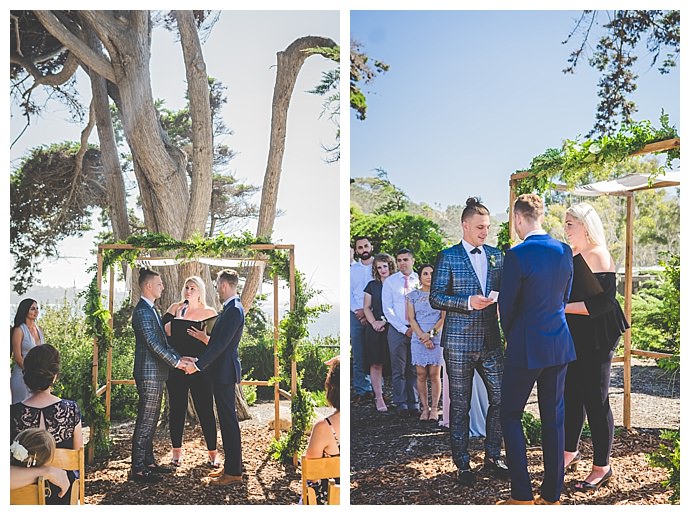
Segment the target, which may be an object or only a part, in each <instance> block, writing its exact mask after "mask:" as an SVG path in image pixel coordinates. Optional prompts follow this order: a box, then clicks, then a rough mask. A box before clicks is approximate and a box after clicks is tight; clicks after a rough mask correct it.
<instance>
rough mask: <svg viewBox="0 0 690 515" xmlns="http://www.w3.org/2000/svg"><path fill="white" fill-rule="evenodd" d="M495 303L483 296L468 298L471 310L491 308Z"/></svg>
mask: <svg viewBox="0 0 690 515" xmlns="http://www.w3.org/2000/svg"><path fill="white" fill-rule="evenodd" d="M494 302H495V301H494V300H493V299H490V298H488V297H484V296H483V295H472V296H471V297H470V305H471V306H472V309H484V308H486V307H488V306H491V304H493V303H494Z"/></svg>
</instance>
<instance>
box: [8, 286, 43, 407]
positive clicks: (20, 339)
mask: <svg viewBox="0 0 690 515" xmlns="http://www.w3.org/2000/svg"><path fill="white" fill-rule="evenodd" d="M37 319H38V303H37V302H36V301H35V300H34V299H24V300H22V301H21V302H20V303H19V306H18V307H17V313H16V314H15V316H14V325H13V326H12V330H11V332H10V342H11V344H12V361H13V365H12V375H11V376H10V390H11V392H12V404H15V403H17V402H21V401H23V400H24V399H26V398H27V397H28V396H29V393H30V392H29V390H28V389H27V387H26V384H24V376H23V372H22V370H23V368H24V357H25V356H26V353H27V352H29V351H30V350H31V349H33V348H34V347H35V346H36V345H41V344H43V343H45V342H44V340H43V331H41V328H40V327H38V324H37V323H36V320H37Z"/></svg>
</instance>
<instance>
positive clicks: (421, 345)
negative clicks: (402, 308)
mask: <svg viewBox="0 0 690 515" xmlns="http://www.w3.org/2000/svg"><path fill="white" fill-rule="evenodd" d="M433 273H434V267H433V266H432V265H429V264H424V265H421V266H420V267H419V271H418V272H417V274H418V275H419V282H420V284H421V287H420V288H419V289H418V290H412V291H411V292H410V293H408V294H407V320H408V322H409V323H410V327H411V328H412V340H411V346H410V350H411V351H412V364H413V365H415V366H416V367H417V391H418V392H419V404H420V407H421V411H422V414H421V415H420V416H419V420H432V421H434V422H438V401H439V399H440V397H441V363H442V362H443V351H442V349H441V328H442V327H443V320H444V318H445V312H443V311H439V310H438V309H434V308H432V307H431V304H429V289H430V288H429V287H430V286H431V276H432V274H433ZM427 378H428V379H429V380H430V381H431V406H429V399H428V395H427V391H428V387H427Z"/></svg>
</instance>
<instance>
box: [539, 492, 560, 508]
mask: <svg viewBox="0 0 690 515" xmlns="http://www.w3.org/2000/svg"><path fill="white" fill-rule="evenodd" d="M534 504H546V505H549V506H560V505H561V501H556V502H550V501H547V500H546V499H544V498H543V497H542V496H541V495H537V496H536V497H535V498H534Z"/></svg>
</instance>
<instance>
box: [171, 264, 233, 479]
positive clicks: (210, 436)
mask: <svg viewBox="0 0 690 515" xmlns="http://www.w3.org/2000/svg"><path fill="white" fill-rule="evenodd" d="M205 299H206V286H205V285H204V281H203V279H202V278H201V277H198V276H192V277H188V278H187V279H185V282H184V287H183V288H182V300H181V301H180V302H175V303H173V304H172V305H171V306H170V307H169V308H168V311H167V312H166V313H165V314H164V315H163V326H164V327H165V334H167V335H168V341H169V342H170V345H171V346H172V347H173V348H174V349H175V350H176V351H177V352H178V353H179V354H180V355H182V356H190V357H195V358H198V357H199V356H201V354H203V353H204V351H205V350H206V345H208V340H209V336H208V335H207V334H206V331H204V330H201V331H200V330H197V329H196V328H195V327H191V328H189V329H188V330H187V332H186V333H183V334H178V333H175V334H173V333H171V329H172V320H174V319H182V320H194V321H201V320H206V319H207V318H211V317H213V316H215V315H216V310H215V309H213V308H212V307H209V306H207V305H206V300H205ZM166 386H167V388H168V401H169V403H170V414H169V424H170V440H171V442H172V459H171V461H170V463H171V464H172V465H173V466H174V467H179V466H180V461H181V459H182V435H183V433H184V422H185V417H186V414H187V402H188V398H189V392H190V391H191V392H192V400H193V401H194V410H195V411H196V414H197V416H198V417H199V423H200V424H201V430H202V432H203V433H204V440H205V441H206V448H207V449H208V462H207V464H208V466H210V467H212V468H218V467H220V461H218V450H217V448H216V439H217V438H216V416H215V414H214V413H213V392H212V390H211V384H210V383H209V381H208V378H207V377H206V375H205V374H194V375H188V374H185V372H184V370H178V369H173V370H171V371H170V372H169V374H168V380H167V381H166Z"/></svg>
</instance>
